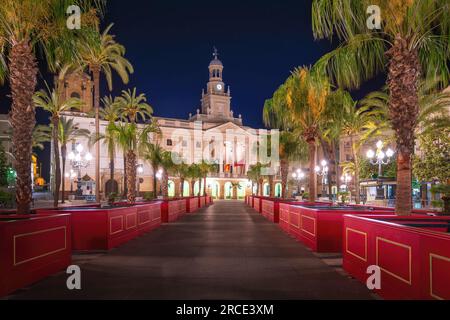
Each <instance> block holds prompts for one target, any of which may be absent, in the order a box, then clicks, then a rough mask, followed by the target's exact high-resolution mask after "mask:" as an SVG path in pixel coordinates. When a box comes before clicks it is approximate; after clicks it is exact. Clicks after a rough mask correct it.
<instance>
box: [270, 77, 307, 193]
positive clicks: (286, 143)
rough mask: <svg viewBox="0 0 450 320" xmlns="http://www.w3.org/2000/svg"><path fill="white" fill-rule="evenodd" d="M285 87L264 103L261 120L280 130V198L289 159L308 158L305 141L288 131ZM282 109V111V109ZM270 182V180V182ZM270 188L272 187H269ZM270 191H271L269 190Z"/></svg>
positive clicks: (289, 124) (285, 189) (283, 188)
mask: <svg viewBox="0 0 450 320" xmlns="http://www.w3.org/2000/svg"><path fill="white" fill-rule="evenodd" d="M286 96H287V88H286V85H285V84H283V85H281V86H280V87H279V88H278V89H277V90H276V91H275V93H274V94H273V97H272V98H271V99H268V100H266V101H265V103H264V108H263V121H264V124H265V125H266V126H269V127H272V128H277V129H279V130H281V132H280V141H279V157H280V174H281V189H282V198H287V185H288V173H289V162H290V161H305V160H308V152H307V146H306V144H305V141H304V140H303V139H302V137H301V136H299V135H298V134H296V133H294V132H292V131H290V130H291V128H289V126H291V125H292V122H291V119H290V118H289V117H288V114H287V113H286V112H285V108H287V99H286ZM283 109H284V111H283ZM270 184H272V182H270ZM271 190H272V187H271ZM271 193H272V191H271Z"/></svg>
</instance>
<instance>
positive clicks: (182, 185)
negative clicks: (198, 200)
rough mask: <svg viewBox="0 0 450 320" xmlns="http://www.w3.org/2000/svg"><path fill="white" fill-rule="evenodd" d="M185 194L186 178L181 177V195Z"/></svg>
mask: <svg viewBox="0 0 450 320" xmlns="http://www.w3.org/2000/svg"><path fill="white" fill-rule="evenodd" d="M183 196H184V178H183V177H180V197H183Z"/></svg>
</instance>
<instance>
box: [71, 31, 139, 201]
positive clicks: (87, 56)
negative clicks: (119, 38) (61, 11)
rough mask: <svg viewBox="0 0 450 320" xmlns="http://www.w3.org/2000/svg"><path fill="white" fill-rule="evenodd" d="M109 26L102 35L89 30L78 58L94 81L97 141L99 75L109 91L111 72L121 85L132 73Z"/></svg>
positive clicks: (97, 157)
mask: <svg viewBox="0 0 450 320" xmlns="http://www.w3.org/2000/svg"><path fill="white" fill-rule="evenodd" d="M112 26H113V25H112V24H110V25H109V26H108V27H107V28H106V29H105V30H104V31H103V33H100V32H99V30H98V29H97V28H91V29H90V31H91V32H89V33H88V34H87V35H86V37H84V39H83V40H84V41H83V42H81V43H80V48H79V51H80V56H81V59H82V61H83V64H84V65H86V66H87V68H88V69H89V71H90V72H91V73H92V75H93V79H94V110H95V133H96V135H97V139H98V138H99V134H100V110H99V109H100V73H103V74H104V75H105V77H106V81H107V83H108V87H109V90H112V71H113V70H114V71H116V72H117V74H118V75H119V76H120V78H121V79H122V82H123V83H125V84H126V83H128V81H129V74H131V73H133V72H134V70H133V66H132V65H131V63H130V62H129V61H128V60H127V59H126V58H125V57H124V56H125V47H124V46H122V45H121V44H119V43H117V42H116V40H115V39H114V36H113V35H111V34H109V31H110V30H111V28H112ZM95 181H96V183H97V184H98V185H99V186H100V144H99V143H97V144H96V150H95ZM95 196H96V198H97V199H100V188H96V191H95Z"/></svg>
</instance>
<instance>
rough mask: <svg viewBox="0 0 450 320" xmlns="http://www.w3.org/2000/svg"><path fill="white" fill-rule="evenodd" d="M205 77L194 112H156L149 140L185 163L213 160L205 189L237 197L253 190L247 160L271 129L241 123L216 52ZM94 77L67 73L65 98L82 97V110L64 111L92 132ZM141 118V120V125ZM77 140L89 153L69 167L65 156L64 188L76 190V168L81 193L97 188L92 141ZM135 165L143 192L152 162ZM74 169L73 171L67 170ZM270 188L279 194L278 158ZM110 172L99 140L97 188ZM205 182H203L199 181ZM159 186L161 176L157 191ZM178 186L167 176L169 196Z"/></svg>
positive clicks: (119, 173) (119, 167)
mask: <svg viewBox="0 0 450 320" xmlns="http://www.w3.org/2000/svg"><path fill="white" fill-rule="evenodd" d="M208 69H209V81H208V83H207V85H206V90H205V89H203V92H202V97H201V105H200V107H199V108H197V109H196V110H195V112H193V113H191V114H189V118H188V119H172V118H163V117H156V116H155V117H154V118H155V119H156V120H157V122H158V125H159V127H160V130H161V133H160V134H152V136H151V137H150V139H151V141H152V142H153V143H159V145H160V146H162V147H163V148H164V149H165V150H168V151H173V152H176V153H177V154H179V155H181V156H182V157H183V159H184V161H185V162H186V163H187V164H191V163H200V162H201V161H202V159H204V160H207V161H209V162H210V163H214V164H216V168H217V169H216V170H215V171H214V172H211V173H210V174H209V175H208V178H207V183H206V187H207V190H206V191H207V193H208V194H210V195H212V196H213V197H215V198H220V199H236V198H243V197H244V196H245V195H246V194H250V193H251V183H250V182H249V181H248V180H247V177H246V173H247V170H248V169H249V166H250V165H252V164H255V163H256V162H257V161H258V159H259V158H258V154H257V150H258V140H259V139H260V138H261V137H263V136H266V137H267V135H268V134H271V132H270V131H268V130H266V129H254V128H250V127H248V126H245V125H244V122H243V119H242V116H241V115H240V114H239V115H236V114H235V113H234V112H233V110H232V108H231V91H230V87H229V86H226V84H225V82H224V79H223V69H224V67H223V64H222V62H221V61H220V60H219V59H218V58H217V53H215V54H214V59H213V60H212V61H211V62H210V64H209V66H208ZM92 91H93V82H92V80H91V78H90V77H89V76H88V75H86V74H70V75H68V76H67V77H66V79H65V85H64V90H63V92H62V93H61V94H62V95H63V96H64V97H65V98H69V97H77V98H80V99H82V100H84V102H85V106H84V107H83V110H81V111H73V112H66V113H65V114H64V117H68V118H73V119H74V123H76V124H78V127H79V128H83V129H88V130H89V131H90V132H91V133H94V132H95V118H93V117H92V116H89V114H90V112H91V111H92V109H93V100H92V98H93V94H92ZM144 125H145V124H140V126H144ZM106 126H107V122H106V121H103V120H101V121H100V132H101V133H103V132H105V129H106ZM77 145H82V146H83V148H79V150H81V149H82V150H81V152H80V156H81V157H83V153H87V152H90V154H91V155H92V158H91V159H90V161H85V163H84V164H83V166H82V167H81V168H78V167H77V168H72V165H71V161H69V160H67V161H66V170H65V172H66V183H65V190H66V191H70V190H72V191H73V190H76V180H77V174H78V170H80V171H81V175H82V177H83V179H82V180H83V183H82V185H83V193H84V194H95V190H94V188H95V187H96V185H97V184H96V183H95V181H94V179H95V147H92V148H91V150H89V146H88V140H87V139H86V138H78V139H77V140H76V141H73V143H72V144H71V145H69V146H68V152H70V150H73V151H74V152H75V151H76V148H77ZM138 161H139V163H138V165H139V166H140V167H141V168H142V169H143V170H138V180H139V186H138V190H139V191H140V192H141V193H143V192H146V191H153V190H152V188H153V174H154V172H152V169H151V167H150V165H149V164H148V163H147V162H146V161H144V160H143V159H142V158H140V159H139V160H138ZM123 168H124V161H123V155H122V152H121V151H120V150H118V151H117V153H116V156H115V176H114V179H115V181H116V182H117V185H118V188H119V191H120V190H123ZM71 170H72V171H71ZM273 172H274V173H275V177H274V178H275V179H274V186H273V187H274V192H275V195H280V194H281V183H280V177H279V176H278V172H279V167H278V164H276V165H275V166H274V171H273ZM109 178H110V159H109V156H108V152H107V147H106V145H104V144H103V143H102V144H101V152H100V185H99V187H100V192H101V194H103V196H104V193H105V188H106V183H107V181H108V180H109ZM190 188H191V186H190V183H189V182H188V181H185V182H184V195H186V196H187V195H189V194H190V191H191V190H190ZM198 188H199V183H198V182H195V185H194V193H196V192H197V191H198ZM202 188H203V186H202ZM263 189H264V193H267V194H268V192H269V186H268V181H266V182H265V183H264V187H263ZM158 190H159V182H158V186H157V190H156V191H157V192H158ZM179 190H180V181H179V178H177V177H174V176H170V180H169V196H174V195H178V193H179Z"/></svg>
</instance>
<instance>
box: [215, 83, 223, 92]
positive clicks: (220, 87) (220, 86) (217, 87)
mask: <svg viewBox="0 0 450 320" xmlns="http://www.w3.org/2000/svg"><path fill="white" fill-rule="evenodd" d="M216 89H217V90H219V91H220V90H222V85H221V84H220V83H219V84H217V85H216Z"/></svg>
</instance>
